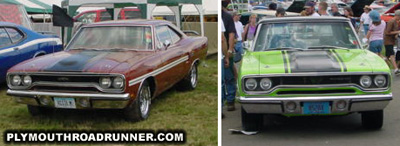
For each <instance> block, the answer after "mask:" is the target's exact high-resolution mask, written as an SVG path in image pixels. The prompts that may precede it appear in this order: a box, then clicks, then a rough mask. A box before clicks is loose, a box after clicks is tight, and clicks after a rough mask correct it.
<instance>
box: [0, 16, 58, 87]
mask: <svg viewBox="0 0 400 146" xmlns="http://www.w3.org/2000/svg"><path fill="white" fill-rule="evenodd" d="M62 49H63V46H62V42H61V39H59V38H58V37H56V36H53V35H43V34H40V33H37V32H34V31H32V30H30V29H27V28H25V27H23V26H20V25H17V24H14V23H9V22H0V63H1V65H0V82H4V81H5V80H6V73H7V70H8V69H10V68H11V67H12V66H14V65H16V64H18V63H20V62H23V61H25V60H28V59H31V58H35V57H39V56H42V55H46V54H50V53H54V52H58V51H61V50H62Z"/></svg>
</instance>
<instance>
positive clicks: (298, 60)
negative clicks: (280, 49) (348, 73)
mask: <svg viewBox="0 0 400 146" xmlns="http://www.w3.org/2000/svg"><path fill="white" fill-rule="evenodd" d="M287 53H288V57H289V62H288V64H290V70H291V73H301V72H342V66H341V63H340V62H339V61H338V60H337V59H336V57H335V55H334V54H333V53H332V52H331V51H330V50H309V51H288V52H287Z"/></svg>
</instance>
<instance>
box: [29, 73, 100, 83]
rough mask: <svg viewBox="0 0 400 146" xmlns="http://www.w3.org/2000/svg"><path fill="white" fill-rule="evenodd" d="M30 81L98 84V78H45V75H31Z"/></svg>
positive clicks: (60, 76)
mask: <svg viewBox="0 0 400 146" xmlns="http://www.w3.org/2000/svg"><path fill="white" fill-rule="evenodd" d="M31 77H32V80H33V81H35V82H41V81H44V82H61V83H62V82H81V83H83V82H84V83H91V82H93V83H98V82H99V80H100V77H99V76H62V75H57V76H46V75H32V76H31Z"/></svg>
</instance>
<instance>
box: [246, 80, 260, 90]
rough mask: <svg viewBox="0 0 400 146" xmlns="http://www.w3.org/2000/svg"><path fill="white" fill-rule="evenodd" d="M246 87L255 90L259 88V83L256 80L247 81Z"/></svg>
mask: <svg viewBox="0 0 400 146" xmlns="http://www.w3.org/2000/svg"><path fill="white" fill-rule="evenodd" d="M245 85H246V88H247V89H248V90H255V89H256V88H257V81H256V80H255V79H247V80H246V83H245Z"/></svg>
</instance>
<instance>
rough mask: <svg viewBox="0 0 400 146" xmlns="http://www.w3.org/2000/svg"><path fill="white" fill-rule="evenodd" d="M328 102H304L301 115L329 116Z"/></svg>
mask: <svg viewBox="0 0 400 146" xmlns="http://www.w3.org/2000/svg"><path fill="white" fill-rule="evenodd" d="M330 113H331V109H330V106H329V102H304V103H303V114H306V115H310V114H330Z"/></svg>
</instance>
